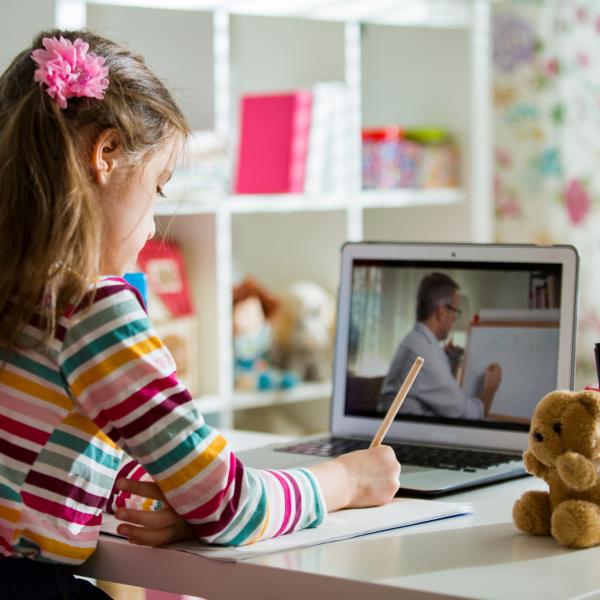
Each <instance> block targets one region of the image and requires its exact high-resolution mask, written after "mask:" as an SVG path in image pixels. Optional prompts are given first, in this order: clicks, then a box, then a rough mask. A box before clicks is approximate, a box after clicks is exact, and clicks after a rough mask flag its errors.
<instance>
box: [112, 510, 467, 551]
mask: <svg viewBox="0 0 600 600" xmlns="http://www.w3.org/2000/svg"><path fill="white" fill-rule="evenodd" d="M471 512H473V509H472V506H471V505H470V504H465V503H464V502H461V503H459V502H439V501H438V502H432V501H430V500H419V499H417V498H396V499H395V500H394V501H392V502H391V503H390V504H386V505H384V506H377V507H373V508H355V509H350V510H342V511H337V512H334V513H330V514H328V515H327V516H326V517H325V520H324V522H323V523H322V524H321V525H320V526H319V527H312V528H308V529H302V530H301V531H296V532H294V534H293V535H282V536H279V537H275V538H271V539H268V540H263V541H261V542H260V543H258V544H250V545H247V546H216V545H210V544H202V543H200V542H199V541H197V540H185V541H182V542H177V543H175V544H170V545H169V547H170V548H172V549H174V550H181V551H183V552H189V553H191V554H196V555H198V556H204V557H206V558H213V559H216V560H224V561H236V560H246V559H249V558H256V557H257V556H263V555H266V554H273V553H274V552H284V551H287V550H295V549H298V548H306V547H308V546H317V545H319V544H329V543H331V542H337V541H340V540H347V539H351V538H354V537H359V536H362V535H368V534H370V533H375V532H376V531H387V530H389V529H397V528H400V527H409V526H411V525H416V524H418V523H426V522H429V521H437V520H439V519H447V518H450V517H456V516H460V515H465V514H468V513H471ZM120 524H122V521H119V520H118V519H117V518H116V517H115V516H113V515H109V514H107V513H104V514H103V515H102V527H101V531H102V533H108V534H110V535H115V536H119V534H118V533H117V527H118V526H119V525H120ZM119 537H122V536H119Z"/></svg>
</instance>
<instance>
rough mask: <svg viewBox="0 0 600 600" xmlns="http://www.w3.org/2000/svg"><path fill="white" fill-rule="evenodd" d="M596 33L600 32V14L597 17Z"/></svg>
mask: <svg viewBox="0 0 600 600" xmlns="http://www.w3.org/2000/svg"><path fill="white" fill-rule="evenodd" d="M596 33H598V34H600V16H598V17H596Z"/></svg>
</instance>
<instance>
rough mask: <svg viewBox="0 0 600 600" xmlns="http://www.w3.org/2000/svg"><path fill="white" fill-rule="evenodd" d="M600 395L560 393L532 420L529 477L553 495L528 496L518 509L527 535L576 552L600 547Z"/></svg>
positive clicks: (553, 394) (520, 524) (549, 397)
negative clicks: (546, 538)
mask: <svg viewBox="0 0 600 600" xmlns="http://www.w3.org/2000/svg"><path fill="white" fill-rule="evenodd" d="M599 458H600V394H599V393H598V392H593V391H586V392H569V391H556V392H551V393H550V394H548V395H547V396H545V397H544V398H543V399H542V400H541V401H540V402H539V404H538V405H537V407H536V409H535V411H534V413H533V417H532V419H531V428H530V436H529V449H528V450H526V451H525V454H524V456H523V460H524V463H525V468H526V469H527V471H528V472H529V473H531V474H532V475H535V476H536V477H540V478H542V479H543V480H544V481H545V482H546V483H547V484H548V488H549V490H548V492H542V491H529V492H525V493H524V494H523V495H522V496H521V498H519V500H517V502H516V503H515V505H514V508H513V520H514V522H515V525H516V526H517V527H518V528H519V529H520V530H522V531H524V532H526V533H530V534H533V535H552V537H554V539H555V540H556V541H558V542H559V543H561V544H563V545H565V546H571V547H575V548H587V547H589V546H595V545H597V544H599V543H600V476H599V475H598V462H597V461H598V459H599Z"/></svg>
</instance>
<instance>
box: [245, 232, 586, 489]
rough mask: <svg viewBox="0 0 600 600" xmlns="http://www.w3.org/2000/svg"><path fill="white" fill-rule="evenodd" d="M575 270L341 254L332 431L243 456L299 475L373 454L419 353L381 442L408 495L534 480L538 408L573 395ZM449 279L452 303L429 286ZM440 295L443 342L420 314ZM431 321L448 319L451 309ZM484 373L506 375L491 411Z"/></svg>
mask: <svg viewBox="0 0 600 600" xmlns="http://www.w3.org/2000/svg"><path fill="white" fill-rule="evenodd" d="M578 264H579V258H578V254H577V251H576V250H575V248H573V247H571V246H529V245H496V244H426V243H372V242H358V243H347V244H345V245H344V246H343V248H342V250H341V274H340V282H339V289H338V310H337V317H336V318H337V321H336V339H335V355H334V366H333V389H332V398H331V419H330V431H329V432H328V433H327V434H321V435H313V436H306V437H304V438H301V439H298V440H295V441H294V442H291V443H287V444H283V445H282V444H273V445H270V446H267V447H262V448H257V449H253V450H248V451H244V452H241V453H240V458H241V459H242V460H243V461H244V463H245V464H247V465H249V466H254V467H260V468H290V467H296V466H308V465H310V464H314V463H316V462H319V461H322V460H327V459H329V458H331V457H334V456H337V455H339V454H341V453H344V452H348V451H352V450H357V449H361V448H367V447H368V445H369V443H370V441H371V439H372V437H373V435H374V434H375V432H376V431H377V429H378V427H379V425H380V423H381V421H382V418H383V417H384V415H385V413H386V410H387V406H389V394H390V392H393V391H395V388H394V385H396V384H397V382H401V381H402V379H403V377H404V375H405V374H406V373H405V372H407V370H408V366H410V365H409V364H408V363H407V361H406V360H404V364H402V362H403V361H402V360H401V357H402V356H404V357H405V358H406V356H407V355H408V356H411V352H412V355H413V356H414V354H415V353H419V352H420V350H419V349H421V350H423V352H425V353H426V354H427V353H428V356H429V358H427V356H424V358H425V364H424V366H423V368H422V370H421V372H420V373H419V375H418V376H417V379H416V380H415V383H414V385H413V387H412V389H411V391H410V393H409V395H408V396H407V398H406V401H405V402H404V404H403V406H402V408H401V410H400V412H399V413H398V415H397V417H396V418H395V420H394V423H393V424H392V426H391V428H390V429H389V431H388V433H387V435H386V437H385V440H384V443H385V444H388V445H390V446H392V447H393V448H394V450H395V452H396V454H397V456H398V459H399V461H400V462H401V463H402V474H401V477H400V490H399V495H411V496H435V495H441V494H445V493H450V492H455V491H457V490H460V489H464V488H469V487H475V486H479V485H484V484H488V483H492V482H497V481H502V480H505V479H511V478H516V477H520V476H523V475H525V474H526V472H525V470H524V468H523V463H522V460H521V458H522V452H523V450H525V448H526V447H527V442H528V429H529V420H530V417H531V414H532V412H533V410H534V408H535V406H536V404H537V403H538V401H539V400H540V399H541V398H542V397H543V396H544V395H545V394H546V393H548V392H550V391H552V390H554V389H572V387H573V377H574V355H575V331H576V307H577V282H578ZM440 280H441V281H442V282H444V281H445V282H446V283H448V281H451V282H452V284H454V285H455V286H456V288H455V289H454V288H453V289H451V290H450V291H451V292H452V293H451V294H450V295H448V293H447V292H448V289H447V288H446V291H445V292H444V290H442V291H441V292H440V291H439V290H437V292H436V289H437V288H436V285H437V283H436V284H435V285H433V284H431V281H437V282H438V283H439V281H440ZM425 281H426V282H427V283H425ZM428 286H429V287H428ZM432 286H433V287H432ZM451 287H452V286H451ZM431 289H433V290H434V292H431ZM427 290H428V291H427ZM454 292H456V293H454ZM436 293H437V294H438V295H437V296H436V295H435V294H436ZM440 293H441V294H442V296H443V294H446V297H445V298H443V297H442V298H441V300H440V295H439V294H440ZM427 294H429V296H427ZM432 294H433V296H432ZM432 297H433V298H434V304H436V303H437V304H436V306H441V304H444V306H445V307H446V308H447V309H448V311H449V312H452V313H453V321H452V326H451V327H450V329H449V331H447V332H441V333H440V332H439V331H437V330H436V331H437V332H436V333H435V334H434V333H433V331H432V330H430V329H429V328H428V326H427V325H426V324H427V323H429V324H430V326H431V327H432V328H433V329H434V330H435V329H436V327H437V324H438V321H435V322H433V324H432V322H431V321H429V320H428V319H429V317H427V318H425V316H424V315H427V314H428V313H427V311H425V312H424V309H423V306H427V302H428V301H429V300H431V298H432ZM428 298H429V300H428ZM440 303H441V304H440ZM430 304H431V302H430ZM418 311H420V319H417V312H418ZM436 315H437V316H438V317H439V318H440V321H439V322H441V321H443V320H444V319H448V318H449V315H448V314H447V313H446V312H445V311H444V310H443V309H442V310H441V312H438V313H436ZM445 334H447V335H446V337H445V339H440V337H442V338H443V337H444V335H445ZM449 342H451V343H449ZM414 344H416V350H415V348H414V347H412V346H414ZM419 344H421V346H419ZM423 344H425V345H423ZM407 348H408V350H407ZM407 352H408V354H407ZM428 361H429V362H428ZM444 361H445V362H444ZM489 365H496V366H497V365H499V367H500V373H501V377H500V383H499V385H498V386H497V389H496V390H495V391H494V393H493V394H492V396H493V397H492V399H491V402H490V397H489V391H490V390H489V387H490V381H489V376H488V381H487V385H488V389H487V392H486V393H487V394H488V395H487V400H486V402H484V399H485V396H486V394H485V393H484V392H483V387H484V385H486V369H488V367H489ZM428 367H430V368H429V369H428ZM402 369H404V371H405V372H402ZM449 378H450V379H451V381H449ZM492 379H493V378H492ZM492 383H493V381H492ZM492 387H493V385H492ZM482 397H484V399H482Z"/></svg>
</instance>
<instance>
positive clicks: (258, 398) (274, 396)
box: [233, 383, 332, 410]
mask: <svg viewBox="0 0 600 600" xmlns="http://www.w3.org/2000/svg"><path fill="white" fill-rule="evenodd" d="M331 389H332V387H331V383H303V384H301V385H298V386H296V387H294V388H291V389H289V390H272V391H267V392H235V394H234V396H233V408H234V409H236V410H241V409H244V408H257V407H260V406H273V405H281V404H290V403H293V402H306V401H312V400H324V399H326V398H329V397H330V396H331Z"/></svg>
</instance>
